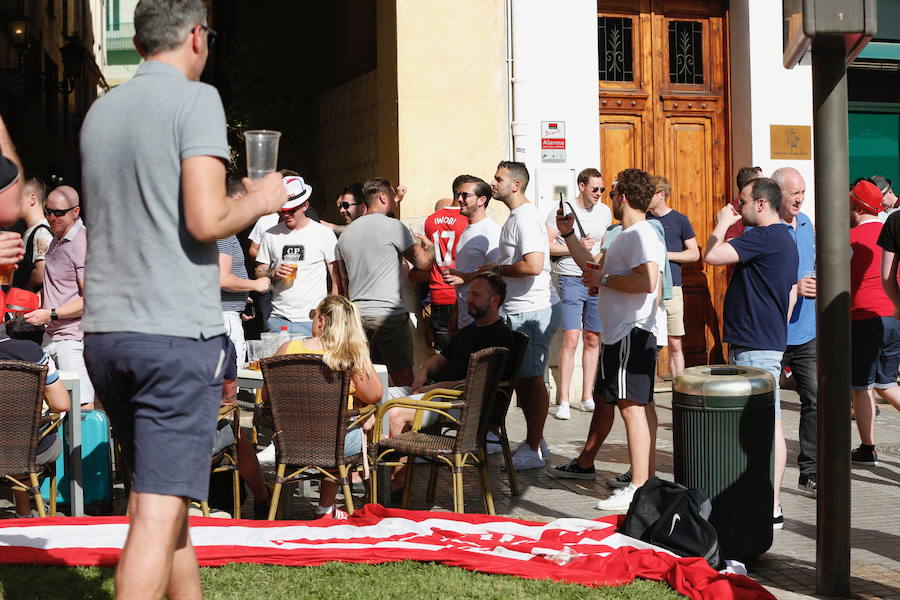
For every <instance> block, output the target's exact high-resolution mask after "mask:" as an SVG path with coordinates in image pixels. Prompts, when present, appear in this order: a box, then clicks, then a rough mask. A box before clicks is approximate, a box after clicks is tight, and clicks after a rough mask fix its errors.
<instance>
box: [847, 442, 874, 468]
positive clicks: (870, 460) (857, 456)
mask: <svg viewBox="0 0 900 600" xmlns="http://www.w3.org/2000/svg"><path fill="white" fill-rule="evenodd" d="M850 462H852V463H854V464H857V465H866V466H867V467H877V466H878V453H877V452H875V451H874V450H865V449H864V448H863V447H862V446H860V447H859V448H856V449H854V450H851V451H850Z"/></svg>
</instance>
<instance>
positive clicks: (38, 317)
mask: <svg viewBox="0 0 900 600" xmlns="http://www.w3.org/2000/svg"><path fill="white" fill-rule="evenodd" d="M44 214H45V215H46V216H47V222H48V223H49V224H50V229H51V230H52V231H53V241H52V242H50V248H49V249H48V250H47V254H46V256H45V257H44V288H43V290H42V292H41V308H39V309H37V310H34V311H32V312H30V313H28V314H26V315H25V320H26V321H28V322H29V323H31V324H32V325H44V326H45V327H46V330H45V333H44V343H43V347H44V351H45V352H46V353H47V354H49V355H50V356H51V357H52V358H53V360H54V361H56V365H57V367H59V369H60V370H61V371H74V372H76V373H78V376H79V379H80V383H81V404H82V406H83V407H84V408H93V403H94V386H93V385H91V379H90V377H89V376H88V372H87V368H86V367H85V365H84V334H83V333H82V331H81V315H82V313H83V312H84V297H83V296H84V257H85V253H86V251H87V234H86V232H85V228H84V224H83V223H82V222H81V219H80V216H81V206H80V203H79V199H78V192H76V191H75V189H74V188H71V187H69V186H67V185H63V186H60V187H58V188H56V189H55V190H53V191H52V192H50V194H49V195H48V196H47V204H46V206H45V208H44Z"/></svg>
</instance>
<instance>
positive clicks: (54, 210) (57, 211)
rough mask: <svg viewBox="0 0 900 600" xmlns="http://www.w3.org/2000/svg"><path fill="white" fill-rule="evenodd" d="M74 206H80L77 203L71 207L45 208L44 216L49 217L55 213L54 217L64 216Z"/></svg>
mask: <svg viewBox="0 0 900 600" xmlns="http://www.w3.org/2000/svg"><path fill="white" fill-rule="evenodd" d="M73 208H78V205H77V204H76V205H75V206H70V207H69V208H44V216H47V217H49V216H50V215H53V216H54V217H64V216H66V214H67V213H68V212H69V211H70V210H72V209H73Z"/></svg>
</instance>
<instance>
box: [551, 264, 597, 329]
mask: <svg viewBox="0 0 900 600" xmlns="http://www.w3.org/2000/svg"><path fill="white" fill-rule="evenodd" d="M558 281H559V301H560V302H559V303H560V306H561V307H562V329H563V331H571V330H573V329H584V330H586V331H593V332H596V333H600V332H601V331H603V326H602V325H601V324H600V311H599V310H598V309H597V296H591V295H589V294H588V288H587V286H586V285H584V284H583V283H581V278H580V277H575V276H573V275H560V276H559V280H558Z"/></svg>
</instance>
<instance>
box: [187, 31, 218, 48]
mask: <svg viewBox="0 0 900 600" xmlns="http://www.w3.org/2000/svg"><path fill="white" fill-rule="evenodd" d="M197 27H199V28H200V29H202V30H203V31H205V32H206V46H207V47H208V48H209V49H210V50H212V47H213V45H214V44H215V43H216V36H218V35H219V34H218V33H217V32H216V30H215V29H213V28H212V27H210V26H208V25H197ZM197 27H194V28H193V29H192V30H191V33H193V32H194V31H196V30H197Z"/></svg>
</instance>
